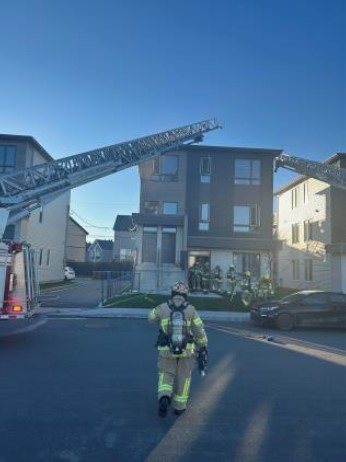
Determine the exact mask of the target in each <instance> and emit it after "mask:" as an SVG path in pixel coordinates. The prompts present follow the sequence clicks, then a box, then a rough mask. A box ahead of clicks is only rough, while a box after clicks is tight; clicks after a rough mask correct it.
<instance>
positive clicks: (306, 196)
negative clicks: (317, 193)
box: [303, 182, 309, 204]
mask: <svg viewBox="0 0 346 462" xmlns="http://www.w3.org/2000/svg"><path fill="white" fill-rule="evenodd" d="M303 196H304V197H303V200H304V204H307V203H308V202H309V183H308V182H305V183H304V185H303Z"/></svg>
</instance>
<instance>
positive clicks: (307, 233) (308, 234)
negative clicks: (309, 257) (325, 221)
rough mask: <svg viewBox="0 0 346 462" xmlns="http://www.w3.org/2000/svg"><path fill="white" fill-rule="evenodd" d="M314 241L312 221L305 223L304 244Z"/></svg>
mask: <svg viewBox="0 0 346 462" xmlns="http://www.w3.org/2000/svg"><path fill="white" fill-rule="evenodd" d="M310 240H312V221H311V220H305V221H304V242H306V241H310Z"/></svg>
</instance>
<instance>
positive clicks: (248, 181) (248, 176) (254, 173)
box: [234, 159, 261, 185]
mask: <svg viewBox="0 0 346 462" xmlns="http://www.w3.org/2000/svg"><path fill="white" fill-rule="evenodd" d="M234 169H235V175H234V184H241V185H259V184H261V162H260V161H259V160H249V159H236V160H235V164H234Z"/></svg>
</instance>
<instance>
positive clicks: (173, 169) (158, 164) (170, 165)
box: [151, 156, 178, 181]
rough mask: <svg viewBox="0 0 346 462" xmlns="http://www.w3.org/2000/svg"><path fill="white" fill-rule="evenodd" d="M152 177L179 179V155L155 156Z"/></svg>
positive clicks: (154, 178) (157, 178)
mask: <svg viewBox="0 0 346 462" xmlns="http://www.w3.org/2000/svg"><path fill="white" fill-rule="evenodd" d="M151 179H152V180H157V181H177V180H178V156H160V157H155V159H154V160H153V174H152V177H151Z"/></svg>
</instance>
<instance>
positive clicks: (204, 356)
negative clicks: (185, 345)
mask: <svg viewBox="0 0 346 462" xmlns="http://www.w3.org/2000/svg"><path fill="white" fill-rule="evenodd" d="M197 361H198V369H199V372H200V374H201V375H202V376H203V375H205V373H206V370H207V363H208V349H207V347H200V349H199V350H198V356H197Z"/></svg>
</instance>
